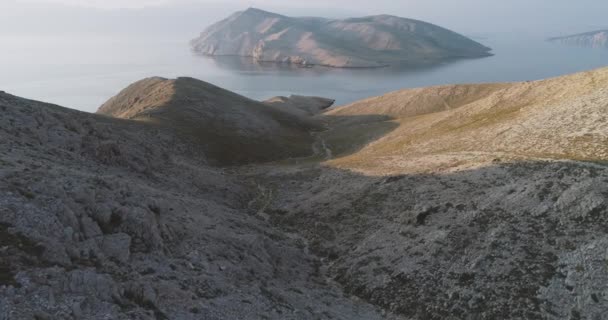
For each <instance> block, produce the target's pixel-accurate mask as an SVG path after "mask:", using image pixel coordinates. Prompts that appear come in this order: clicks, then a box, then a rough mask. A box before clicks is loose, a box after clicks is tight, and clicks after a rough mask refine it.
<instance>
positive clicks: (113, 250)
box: [101, 233, 131, 263]
mask: <svg viewBox="0 0 608 320" xmlns="http://www.w3.org/2000/svg"><path fill="white" fill-rule="evenodd" d="M130 247H131V237H130V236H129V235H128V234H125V233H117V234H111V235H106V236H104V237H103V240H102V245H101V250H102V251H103V253H104V254H105V256H106V257H108V258H113V259H115V260H117V261H119V262H121V263H126V262H127V261H129V256H130V254H131V252H130Z"/></svg>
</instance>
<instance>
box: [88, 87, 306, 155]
mask: <svg viewBox="0 0 608 320" xmlns="http://www.w3.org/2000/svg"><path fill="white" fill-rule="evenodd" d="M98 113H100V114H105V115H109V116H113V117H119V118H125V119H133V120H138V121H145V122H150V123H156V124H160V125H163V126H166V127H171V128H173V129H176V130H178V131H179V132H181V133H184V134H186V135H187V136H188V137H190V138H191V139H194V140H196V141H198V142H200V143H201V144H202V145H203V146H204V150H205V151H206V153H207V155H208V158H209V159H210V161H212V162H217V163H219V164H235V163H244V162H256V161H270V160H276V159H281V158H286V157H294V156H307V155H309V154H310V153H311V148H310V145H311V143H312V139H311V137H310V135H309V133H308V131H309V130H310V129H312V128H315V124H314V123H313V122H312V121H311V120H310V119H306V118H304V117H300V116H299V115H295V114H293V113H291V112H289V111H288V110H281V109H280V108H273V107H269V106H268V105H265V104H263V103H261V102H258V101H254V100H251V99H248V98H245V97H243V96H240V95H238V94H236V93H233V92H230V91H227V90H224V89H222V88H219V87H216V86H214V85H211V84H209V83H206V82H203V81H200V80H196V79H192V78H178V79H176V80H169V79H163V78H149V79H144V80H141V81H138V82H136V83H134V84H132V85H131V86H129V87H128V88H126V89H124V90H123V91H122V92H120V93H119V94H118V95H117V96H115V97H114V98H112V99H110V100H109V101H108V102H106V103H105V104H104V105H103V106H102V107H101V108H99V111H98Z"/></svg>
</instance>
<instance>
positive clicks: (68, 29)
mask: <svg viewBox="0 0 608 320" xmlns="http://www.w3.org/2000/svg"><path fill="white" fill-rule="evenodd" d="M247 7H256V8H260V9H264V10H268V11H274V12H278V13H282V14H286V15H297V16H298V15H299V16H303V15H314V16H324V17H336V18H344V17H350V16H364V15H372V14H382V13H388V14H393V15H399V16H403V17H407V18H413V19H419V20H424V21H428V22H431V23H435V24H438V25H441V26H444V27H447V28H450V29H453V30H455V31H457V32H461V33H465V34H468V35H483V34H486V33H497V32H498V33H513V34H516V33H523V32H525V35H526V36H539V37H550V36H559V35H564V34H571V33H578V32H585V31H592V30H596V29H603V28H608V23H606V22H605V21H604V20H605V18H604V14H603V13H604V12H605V10H606V9H608V3H606V2H605V1H599V0H582V1H578V2H577V3H573V2H572V1H565V0H536V1H524V0H514V1H508V2H504V1H501V2H498V1H483V0H459V1H451V2H449V3H446V1H443V0H426V1H423V0H406V1H399V2H395V1H390V0H377V1H374V2H373V3H370V2H368V1H345V0H334V1H331V2H328V1H319V0H310V1H304V2H294V3H286V2H285V1H279V0H257V1H254V0H249V1H247V0H228V1H218V0H130V1H118V0H109V1H108V0H106V1H102V0H4V1H3V2H2V3H1V4H0V35H15V34H53V33H60V34H66V33H78V34H88V33H91V34H99V33H117V32H118V33H124V32H127V33H138V34H145V33H167V34H181V33H187V34H184V37H187V36H192V35H196V34H197V33H198V32H200V31H202V30H203V29H204V28H205V27H206V26H208V25H209V24H211V23H213V22H215V21H217V20H220V19H222V18H224V17H225V16H226V15H228V14H230V13H232V12H235V11H238V10H243V9H245V8H247ZM24 19H27V20H24ZM24 21H27V22H26V23H24Z"/></svg>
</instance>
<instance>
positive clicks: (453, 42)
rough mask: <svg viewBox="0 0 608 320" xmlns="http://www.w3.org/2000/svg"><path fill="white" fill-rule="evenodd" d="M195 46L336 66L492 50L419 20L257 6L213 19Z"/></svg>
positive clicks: (416, 61) (424, 61)
mask: <svg viewBox="0 0 608 320" xmlns="http://www.w3.org/2000/svg"><path fill="white" fill-rule="evenodd" d="M191 45H192V48H193V51H194V52H195V53H198V54H201V55H207V56H241V57H251V58H252V59H254V60H255V61H258V62H275V63H286V64H295V65H299V66H313V65H318V66H327V67H335V68H376V67H387V66H396V65H408V66H410V65H411V66H420V65H431V64H437V63H440V62H444V61H448V60H453V59H460V58H479V57H486V56H490V55H491V53H490V51H491V49H490V48H488V47H486V46H484V45H482V44H480V43H478V42H476V41H474V40H472V39H469V38H467V37H465V36H463V35H460V34H458V33H456V32H453V31H450V30H447V29H445V28H442V27H439V26H436V25H433V24H430V23H426V22H423V21H418V20H412V19H406V18H400V17H395V16H390V15H378V16H369V17H363V18H350V19H345V20H335V19H325V18H316V17H300V18H294V17H287V16H283V15H279V14H275V13H271V12H267V11H263V10H259V9H254V8H250V9H247V10H245V11H241V12H237V13H235V14H233V15H231V16H230V17H228V18H226V19H224V20H222V21H220V22H217V23H215V24H213V25H212V26H210V27H209V28H207V29H206V30H205V31H204V32H202V33H201V35H200V36H199V37H198V38H196V39H194V40H192V42H191Z"/></svg>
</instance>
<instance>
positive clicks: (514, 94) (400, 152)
mask: <svg viewBox="0 0 608 320" xmlns="http://www.w3.org/2000/svg"><path fill="white" fill-rule="evenodd" d="M607 85H608V69H599V70H594V71H589V72H582V73H578V74H574V75H568V76H563V77H558V78H553V79H547V80H541V81H533V82H521V83H504V84H478V85H455V86H442V87H435V88H424V89H411V90H403V91H398V92H393V93H389V94H387V95H385V96H381V97H376V98H370V99H367V100H364V101H361V102H356V103H354V104H351V105H348V106H343V107H340V108H337V109H333V110H330V111H328V112H326V113H325V115H326V116H328V117H329V118H332V117H339V118H341V119H349V118H348V116H353V115H359V116H361V115H367V116H371V115H376V116H382V115H384V116H386V117H388V119H387V120H386V121H390V122H392V123H393V124H398V127H397V128H396V129H394V130H392V131H391V132H390V133H388V134H386V135H384V136H383V137H381V138H380V139H377V140H375V141H369V140H367V141H359V142H358V143H360V144H364V145H365V147H364V148H362V150H361V151H359V152H357V153H355V154H352V155H349V156H346V157H343V158H341V159H337V160H335V161H333V163H334V164H336V165H341V166H354V167H361V168H362V167H367V168H371V167H374V166H384V167H386V168H392V169H391V170H400V169H399V168H400V167H402V165H403V163H404V159H409V160H412V159H419V158H425V157H426V158H427V159H428V158H429V157H437V156H441V155H450V156H453V157H458V156H459V155H461V156H463V157H465V158H467V159H468V158H470V157H473V158H475V157H479V158H484V157H490V158H492V159H493V158H496V157H499V158H500V156H499V155H500V154H506V155H507V156H509V157H518V158H554V159H576V160H589V161H604V160H607V159H608V145H607V144H606V142H607V141H608V124H607V122H606V112H607V111H608V100H607V99H606V96H607V94H608V92H607V90H606V86H607ZM358 119H364V117H359V118H358ZM348 121H351V120H348ZM351 125H352V123H345V122H344V120H341V121H334V122H333V129H334V130H332V131H329V132H328V136H327V139H328V141H331V140H332V137H334V136H336V135H340V134H341V133H342V132H344V131H347V130H350V129H349V127H350V126H351ZM359 125H361V123H360V124H359ZM354 143H357V142H356V141H355V142H354ZM419 164H420V163H417V165H419ZM422 167H424V166H422ZM389 171H390V170H389Z"/></svg>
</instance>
